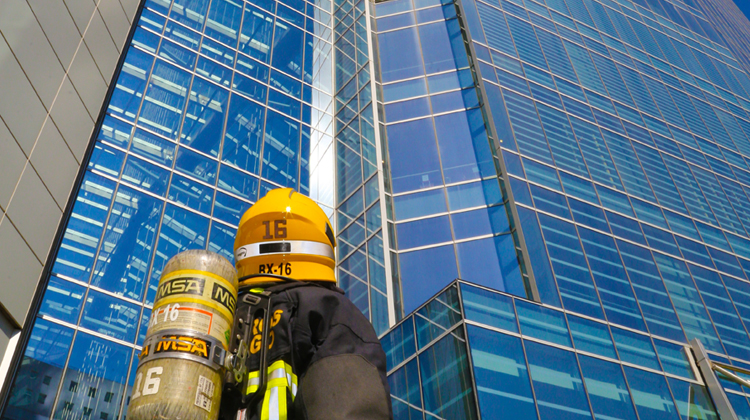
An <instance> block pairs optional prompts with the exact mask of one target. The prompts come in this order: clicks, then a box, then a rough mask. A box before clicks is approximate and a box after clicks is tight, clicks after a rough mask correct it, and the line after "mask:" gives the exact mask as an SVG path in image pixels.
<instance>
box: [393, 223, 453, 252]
mask: <svg viewBox="0 0 750 420" xmlns="http://www.w3.org/2000/svg"><path fill="white" fill-rule="evenodd" d="M396 232H397V234H398V246H399V249H408V248H414V247H418V246H424V245H429V244H438V243H442V242H448V241H450V240H451V227H450V222H449V220H448V216H440V217H435V218H431V219H422V220H417V221H414V222H407V223H401V224H398V225H396Z"/></svg>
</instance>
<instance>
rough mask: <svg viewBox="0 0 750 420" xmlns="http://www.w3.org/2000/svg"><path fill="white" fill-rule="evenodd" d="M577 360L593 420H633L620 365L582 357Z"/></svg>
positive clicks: (633, 412)
mask: <svg viewBox="0 0 750 420" xmlns="http://www.w3.org/2000/svg"><path fill="white" fill-rule="evenodd" d="M579 360H580V361H581V371H582V372H583V379H584V380H585V381H586V390H587V391H588V393H589V399H590V400H591V407H592V408H593V409H594V418H596V419H623V420H628V419H632V420H635V419H636V418H637V417H636V415H635V411H634V410H633V402H632V401H631V399H630V392H629V391H628V386H627V384H626V383H625V378H624V377H623V375H622V368H620V365H618V364H614V363H609V362H605V361H604V360H601V359H595V358H593V357H588V356H583V355H582V356H579Z"/></svg>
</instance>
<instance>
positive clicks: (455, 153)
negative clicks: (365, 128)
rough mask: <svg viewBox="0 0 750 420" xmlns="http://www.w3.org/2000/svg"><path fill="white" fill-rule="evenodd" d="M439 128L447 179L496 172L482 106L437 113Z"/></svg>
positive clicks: (457, 179)
mask: <svg viewBox="0 0 750 420" xmlns="http://www.w3.org/2000/svg"><path fill="white" fill-rule="evenodd" d="M435 130H436V133H437V138H438V147H439V149H440V161H441V163H442V168H443V177H444V178H445V182H446V183H453V182H460V181H466V180H469V179H475V178H483V177H486V176H492V175H496V172H495V165H494V163H493V161H492V154H491V152H490V147H489V140H488V139H487V133H486V131H485V127H484V120H483V119H482V112H481V111H480V110H479V109H473V110H469V111H465V112H457V113H453V114H448V115H443V116H439V117H435ZM412 147H413V146H412ZM412 156H413V154H412Z"/></svg>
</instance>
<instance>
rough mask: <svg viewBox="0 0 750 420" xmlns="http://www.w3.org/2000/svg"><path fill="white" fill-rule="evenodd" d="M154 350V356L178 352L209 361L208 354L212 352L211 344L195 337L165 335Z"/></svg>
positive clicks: (154, 346)
mask: <svg viewBox="0 0 750 420" xmlns="http://www.w3.org/2000/svg"><path fill="white" fill-rule="evenodd" d="M153 348H154V354H157V353H165V352H177V353H187V354H192V355H195V356H200V357H202V358H204V359H208V353H209V352H210V350H211V343H209V342H208V341H206V340H202V339H200V338H195V337H187V336H178V335H165V336H162V337H161V339H160V340H159V341H157V342H156V344H155V345H153ZM141 354H142V353H141Z"/></svg>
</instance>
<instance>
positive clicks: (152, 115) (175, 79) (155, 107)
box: [138, 60, 190, 139]
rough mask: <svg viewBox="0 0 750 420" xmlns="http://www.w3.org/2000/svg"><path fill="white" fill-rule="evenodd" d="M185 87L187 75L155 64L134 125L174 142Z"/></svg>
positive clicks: (188, 82)
mask: <svg viewBox="0 0 750 420" xmlns="http://www.w3.org/2000/svg"><path fill="white" fill-rule="evenodd" d="M189 84H190V75H189V74H188V73H187V72H185V71H183V70H180V69H178V68H177V67H175V66H173V65H171V64H167V63H166V62H164V61H161V60H157V62H156V65H155V66H154V70H153V73H152V74H151V82H150V83H149V88H148V90H147V91H146V101H144V104H143V109H141V114H140V116H139V117H138V123H139V124H142V125H145V126H146V127H147V128H149V129H150V130H153V131H155V132H156V133H159V134H161V135H163V136H166V137H168V138H171V139H176V138H177V129H178V127H179V125H180V119H181V117H182V110H183V108H184V107H185V101H186V99H187V96H188V95H187V94H188V85H189Z"/></svg>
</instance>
